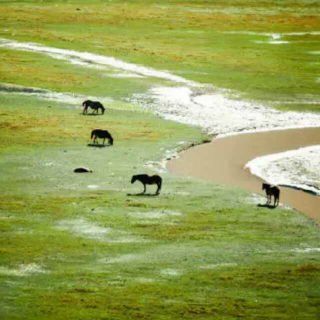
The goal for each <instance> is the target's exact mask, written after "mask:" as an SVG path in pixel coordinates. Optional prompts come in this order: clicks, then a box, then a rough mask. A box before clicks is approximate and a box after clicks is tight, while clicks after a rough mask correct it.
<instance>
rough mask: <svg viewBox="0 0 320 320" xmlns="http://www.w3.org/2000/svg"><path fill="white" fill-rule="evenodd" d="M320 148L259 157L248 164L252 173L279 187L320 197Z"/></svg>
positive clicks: (247, 166) (313, 147) (301, 149)
mask: <svg viewBox="0 0 320 320" xmlns="http://www.w3.org/2000/svg"><path fill="white" fill-rule="evenodd" d="M319 166H320V146H318V145H317V146H310V147H305V148H300V149H297V150H291V151H287V152H282V153H276V154H271V155H267V156H263V157H258V158H255V159H253V160H251V161H250V162H249V163H247V164H246V166H245V167H246V168H248V169H249V170H250V172H251V173H252V174H254V175H256V176H258V177H260V178H261V179H263V180H265V181H267V182H269V183H271V184H277V185H283V186H288V187H292V188H297V189H301V190H305V191H308V192H312V193H314V194H316V195H318V196H320V172H319Z"/></svg>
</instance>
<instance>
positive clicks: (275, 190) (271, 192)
mask: <svg viewBox="0 0 320 320" xmlns="http://www.w3.org/2000/svg"><path fill="white" fill-rule="evenodd" d="M262 190H266V195H267V205H270V203H271V197H272V196H273V197H274V205H273V206H274V207H276V206H278V205H279V199H280V189H279V187H277V186H272V185H271V184H269V183H263V184H262Z"/></svg>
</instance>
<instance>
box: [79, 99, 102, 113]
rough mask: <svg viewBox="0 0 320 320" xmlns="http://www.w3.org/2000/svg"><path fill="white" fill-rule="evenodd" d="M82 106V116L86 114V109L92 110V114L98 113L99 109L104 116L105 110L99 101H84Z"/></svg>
mask: <svg viewBox="0 0 320 320" xmlns="http://www.w3.org/2000/svg"><path fill="white" fill-rule="evenodd" d="M82 105H83V114H86V113H88V108H91V109H93V113H99V109H101V112H102V114H104V111H105V108H104V106H103V105H102V104H101V103H100V102H99V101H91V100H86V101H84V102H83V103H82Z"/></svg>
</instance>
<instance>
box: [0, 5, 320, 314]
mask: <svg viewBox="0 0 320 320" xmlns="http://www.w3.org/2000/svg"><path fill="white" fill-rule="evenodd" d="M0 2H1V5H0V37H1V38H7V39H9V38H10V39H14V40H19V41H24V42H26V41H32V42H37V43H41V44H44V45H47V46H52V47H58V48H66V49H70V50H81V51H88V52H94V53H98V54H103V55H107V56H114V57H116V58H121V59H123V60H125V61H128V62H133V63H138V64H141V65H144V66H150V67H153V68H158V69H165V70H170V71H172V72H173V73H175V74H177V75H183V76H184V77H186V78H188V79H190V80H196V81H199V82H203V83H211V84H214V85H217V86H220V87H223V88H231V89H237V90H239V91H240V92H241V93H242V95H243V96H246V97H249V98H251V99H259V100H262V101H268V100H271V99H272V100H283V101H285V100H287V99H289V98H290V99H291V98H297V99H300V98H301V97H303V99H304V100H309V101H312V100H313V99H316V98H317V99H318V100H317V101H319V93H318V83H317V82H316V81H315V79H314V78H315V75H317V74H318V73H319V72H318V71H319V68H320V65H319V64H318V63H317V61H318V57H317V55H313V54H310V52H313V51H317V50H318V51H319V41H318V40H319V37H320V35H319V34H317V35H311V34H304V35H298V36H294V39H293V36H290V35H285V36H283V38H282V39H284V40H288V41H291V44H290V46H287V47H285V46H277V45H270V44H268V43H266V42H265V40H266V39H268V38H266V37H265V36H262V35H257V34H245V33H244V34H238V33H226V32H233V31H239V30H240V31H254V32H263V33H272V32H295V31H299V32H302V31H306V32H309V31H313V30H316V31H319V30H317V29H316V28H317V27H318V26H319V10H320V9H319V7H318V5H317V4H316V3H315V2H314V1H307V0H304V1H302V2H300V3H299V4H297V2H296V1H273V2H272V4H271V3H269V2H265V1H237V0H228V1H223V2H216V1H196V0H194V1H178V0H176V1H161V2H153V1H148V2H147V3H146V2H145V1H140V0H135V1H133V0H132V1H120V0H114V1H97V0H94V1H87V0H82V1H80V0H75V1H58V0H55V1H49V2H48V1H47V2H40V1H36V0H33V1H32V0H31V1H0ZM256 41H262V43H257V42H256ZM0 52H1V57H2V58H3V59H2V61H1V63H0V82H2V83H8V84H15V85H22V86H25V87H37V88H42V89H47V90H51V91H55V92H62V93H77V94H81V95H84V96H87V95H94V96H97V97H100V98H101V99H102V100H103V99H106V103H105V106H106V112H105V114H104V116H83V115H81V111H82V109H81V103H82V100H79V108H77V107H75V106H74V105H72V104H69V103H66V102H57V101H50V102H49V101H47V100H43V99H40V97H39V96H37V95H27V94H26V95H23V94H21V92H17V90H16V91H15V92H10V90H9V91H8V89H4V88H3V87H2V86H0V119H1V120H0V130H1V134H0V168H1V175H0V184H1V194H0V244H1V245H0V283H1V284H0V296H1V299H0V318H1V319H5V320H7V319H32V320H36V319H92V320H96V319H138V318H141V319H213V318H216V319H238V318H240V317H242V318H244V319H315V320H316V319H318V318H319V312H320V310H319V302H320V292H319V284H320V260H319V239H320V235H319V228H318V227H317V226H316V225H315V223H314V222H313V221H311V220H310V219H308V218H307V217H305V216H304V215H302V214H300V213H298V212H295V211H293V210H289V209H285V208H278V209H277V210H269V209H266V208H259V207H257V206H256V203H255V201H254V200H253V198H252V197H251V196H250V195H248V194H247V193H245V192H244V191H242V190H238V189H231V188H228V187H225V186H221V185H215V184H212V183H206V182H202V181H197V180H195V179H191V178H183V177H176V176H173V175H171V174H168V173H165V174H162V176H163V179H164V183H163V189H162V192H161V195H160V196H158V197H138V196H128V195H127V194H128V193H135V192H139V191H141V186H140V185H131V184H130V178H131V176H132V174H138V173H144V172H146V173H150V174H151V173H155V172H154V171H155V169H154V167H153V166H159V162H160V161H161V160H162V159H163V158H164V157H165V156H166V155H165V151H166V150H173V149H177V150H181V149H183V148H186V147H187V146H188V145H191V144H197V143H201V142H204V141H207V140H208V137H207V136H206V135H204V134H203V133H202V132H201V131H200V129H198V128H192V127H187V126H184V125H181V124H177V123H173V122H169V121H165V120H163V119H160V118H158V117H156V116H154V115H152V114H150V113H148V112H146V111H142V110H140V109H137V107H136V106H134V105H132V104H131V103H130V102H128V101H127V100H126V98H127V97H128V96H129V95H131V94H132V93H139V92H144V91H145V90H146V89H148V88H150V87H151V86H152V85H153V81H155V80H152V79H147V80H146V79H143V78H141V79H136V80H135V81H131V80H130V79H129V78H115V77H112V76H110V74H112V73H113V71H112V70H111V71H110V70H108V71H105V70H104V71H103V70H96V69H88V68H82V67H81V66H77V65H72V64H69V63H67V62H66V61H63V60H61V61H60V60H57V59H52V58H50V57H48V56H44V55H41V54H37V53H31V52H23V51H15V50H12V49H6V48H4V47H0ZM283 56H286V59H282V57H283ZM157 81H162V82H163V83H165V82H166V81H165V80H159V79H157ZM106 97H108V98H106ZM79 99H80V98H79ZM277 107H279V108H289V107H290V108H292V109H298V110H314V111H318V110H319V109H318V108H319V105H318V104H312V105H311V104H301V103H298V104H296V105H291V104H290V105H288V104H281V103H280V104H277ZM97 127H101V128H106V129H108V131H110V133H112V135H113V136H114V138H115V144H114V146H112V147H106V148H90V147H88V146H87V144H88V143H89V141H90V132H91V130H92V129H93V128H97ZM181 141H184V143H181ZM83 165H85V166H86V167H89V168H90V169H92V170H93V171H94V172H93V173H92V174H90V175H81V174H80V175H76V174H74V173H73V169H74V168H75V167H78V166H83ZM154 188H155V187H154ZM150 189H152V186H150ZM152 191H153V190H152ZM261 201H265V199H263V200H261Z"/></svg>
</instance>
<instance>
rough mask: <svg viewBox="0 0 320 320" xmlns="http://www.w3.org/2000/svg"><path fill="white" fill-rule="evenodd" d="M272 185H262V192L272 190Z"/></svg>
mask: <svg viewBox="0 0 320 320" xmlns="http://www.w3.org/2000/svg"><path fill="white" fill-rule="evenodd" d="M270 186H271V185H270V184H269V183H263V184H262V190H267V189H269V188H270Z"/></svg>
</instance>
